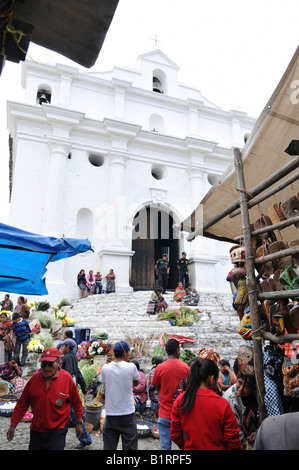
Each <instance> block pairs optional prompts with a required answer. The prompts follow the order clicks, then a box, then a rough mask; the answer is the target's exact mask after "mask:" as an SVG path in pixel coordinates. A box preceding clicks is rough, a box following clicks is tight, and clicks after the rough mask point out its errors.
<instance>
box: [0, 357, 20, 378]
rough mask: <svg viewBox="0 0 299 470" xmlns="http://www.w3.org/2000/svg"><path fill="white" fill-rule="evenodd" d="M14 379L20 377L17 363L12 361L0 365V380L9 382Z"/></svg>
mask: <svg viewBox="0 0 299 470" xmlns="http://www.w3.org/2000/svg"><path fill="white" fill-rule="evenodd" d="M15 377H22V369H21V368H20V363H19V361H16V360H14V359H12V360H11V361H9V362H3V363H2V364H0V379H1V380H6V382H10V381H11V379H13V378H15Z"/></svg>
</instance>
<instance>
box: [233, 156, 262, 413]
mask: <svg viewBox="0 0 299 470" xmlns="http://www.w3.org/2000/svg"><path fill="white" fill-rule="evenodd" d="M234 163H235V169H236V175H237V184H238V188H239V189H240V191H239V200H240V208H241V215H242V226H243V235H244V247H245V261H246V279H247V289H248V299H249V306H250V314H251V323H252V330H253V334H252V341H253V357H254V371H255V379H256V385H257V386H256V389H257V402H258V407H259V413H260V421H261V422H262V421H263V420H264V419H265V417H266V410H265V404H264V396H265V385H264V371H263V350H262V342H261V341H260V339H259V338H260V336H259V334H260V333H259V329H260V315H259V308H258V297H257V292H258V287H257V282H256V277H255V266H254V256H253V250H252V244H251V229H250V219H249V210H248V195H247V191H246V186H245V178H244V171H243V162H242V155H241V152H240V150H239V149H238V148H235V149H234Z"/></svg>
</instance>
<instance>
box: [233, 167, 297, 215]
mask: <svg viewBox="0 0 299 470" xmlns="http://www.w3.org/2000/svg"><path fill="white" fill-rule="evenodd" d="M298 179H299V173H295V174H294V175H292V176H291V177H290V178H288V179H286V180H285V181H284V182H283V183H280V184H279V185H278V186H276V187H275V188H272V189H270V191H267V192H266V193H265V194H263V195H262V196H259V197H257V198H255V199H254V200H253V199H251V200H250V201H249V202H248V208H249V209H251V207H254V206H256V205H257V204H260V203H261V202H262V201H265V200H266V199H268V198H269V197H271V196H273V195H274V194H276V193H278V192H279V191H282V190H283V189H284V188H286V187H287V186H289V185H290V184H292V183H294V182H295V181H297V180H298ZM240 213H241V211H240V209H238V210H236V211H235V212H232V213H231V214H230V215H229V216H230V217H231V218H233V217H236V216H237V215H239V214H240Z"/></svg>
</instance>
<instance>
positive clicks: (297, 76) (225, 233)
mask: <svg viewBox="0 0 299 470" xmlns="http://www.w3.org/2000/svg"><path fill="white" fill-rule="evenodd" d="M241 154H242V160H243V169H244V177H245V184H246V190H247V192H248V194H249V195H250V194H251V191H252V189H253V188H256V187H257V186H258V185H259V184H260V183H262V182H264V181H265V180H266V179H267V178H268V177H269V176H271V175H272V174H274V173H275V172H279V170H280V169H281V168H283V167H284V166H285V165H286V164H288V163H289V162H291V161H292V160H297V161H298V158H299V157H298V155H299V48H297V50H296V52H295V54H294V56H293V58H292V60H291V62H290V63H289V66H288V67H287V70H286V72H285V73H284V75H283V77H282V79H281V81H280V83H279V84H278V86H277V88H276V90H275V91H274V93H273V95H272V96H271V98H270V99H269V101H268V103H267V104H266V106H265V107H264V110H263V111H262V113H261V115H260V117H259V119H258V120H257V122H256V124H255V126H254V128H253V130H252V132H251V134H250V136H249V138H248V140H247V142H246V144H245V145H244V147H243V149H241ZM298 172H299V169H298V166H297V168H295V169H294V170H293V171H292V172H290V173H289V174H288V175H286V176H285V177H283V178H282V179H281V180H279V182H278V183H275V184H273V185H271V186H270V187H269V188H268V189H267V191H269V190H271V189H272V188H274V187H275V186H277V185H278V184H280V183H282V182H284V181H286V180H287V179H288V178H290V177H292V176H294V178H295V179H296V176H295V175H296V174H297V175H299V173H298ZM298 192H299V184H298V179H297V180H295V181H294V182H293V183H292V184H291V185H289V186H288V187H286V188H285V189H283V190H281V191H279V192H277V193H276V194H274V195H273V196H271V197H270V198H267V199H265V200H264V201H262V202H260V203H259V204H257V205H255V206H254V207H252V208H250V220H251V223H253V222H255V221H256V220H258V219H259V218H260V217H261V215H262V214H265V215H269V212H268V211H269V208H270V207H272V205H273V204H274V203H279V202H283V201H285V200H287V199H288V198H290V197H291V196H292V195H295V194H297V193H298ZM264 193H266V191H263V192H261V193H260V194H259V196H261V195H263V194H264ZM238 201H239V195H238V187H237V177H236V172H235V168H234V164H232V165H231V166H230V167H229V168H228V170H227V171H226V172H225V173H224V174H223V176H222V177H219V178H218V181H217V183H215V184H214V185H213V186H212V188H211V189H210V191H209V192H208V193H207V194H206V196H205V197H204V198H203V199H202V200H201V201H200V203H199V205H198V206H197V207H196V209H195V210H194V211H193V213H192V214H191V215H190V216H189V217H188V218H187V219H185V220H184V221H183V222H182V228H183V230H184V231H187V232H188V231H189V232H190V233H189V235H188V237H187V239H188V240H192V239H194V238H195V237H196V236H198V235H203V236H206V237H210V238H214V239H219V240H224V241H229V242H234V243H235V238H236V237H238V236H240V235H242V219H241V215H240V211H239V215H236V216H234V217H230V215H229V214H227V215H226V216H225V217H223V218H221V220H218V221H216V222H215V218H216V217H217V215H219V213H221V212H223V211H225V210H227V209H228V208H229V207H230V206H231V205H233V204H234V203H235V202H236V203H238ZM252 201H254V198H253V199H252ZM213 219H214V221H213ZM276 235H277V238H278V239H281V238H282V237H281V236H280V234H277V232H276ZM283 237H284V238H285V239H286V240H292V239H294V238H297V237H298V229H297V228H296V227H295V225H292V226H290V227H288V228H285V229H284V230H283Z"/></svg>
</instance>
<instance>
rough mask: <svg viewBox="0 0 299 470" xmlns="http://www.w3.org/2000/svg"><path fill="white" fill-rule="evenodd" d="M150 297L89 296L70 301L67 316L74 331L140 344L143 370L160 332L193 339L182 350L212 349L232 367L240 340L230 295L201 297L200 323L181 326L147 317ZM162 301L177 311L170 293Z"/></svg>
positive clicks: (146, 294)
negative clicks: (85, 331) (82, 330)
mask: <svg viewBox="0 0 299 470" xmlns="http://www.w3.org/2000/svg"><path fill="white" fill-rule="evenodd" d="M150 296H151V292H150V291H136V292H133V293H111V294H100V295H91V296H88V297H86V298H82V299H78V300H75V301H73V302H72V308H71V310H70V311H69V313H68V316H69V317H70V318H72V319H74V320H75V322H76V328H82V329H85V328H86V329H90V336H91V337H92V336H93V335H97V334H100V333H103V332H105V333H107V334H108V340H107V341H108V342H111V343H115V342H116V341H119V340H123V339H128V338H130V339H133V340H134V341H135V343H136V342H137V343H139V348H136V355H137V359H139V357H140V362H141V363H142V366H143V368H146V369H147V368H149V367H150V364H151V355H152V353H153V351H154V348H155V346H156V345H157V344H159V339H160V337H161V335H163V333H167V334H168V335H179V336H184V337H188V338H194V339H195V341H194V342H193V343H191V342H190V343H187V342H186V343H185V344H184V345H183V347H184V348H189V349H192V350H193V351H194V352H196V353H198V351H199V350H200V349H201V348H202V347H206V348H213V349H215V350H216V351H217V352H218V353H219V354H220V356H221V358H223V359H228V360H229V361H230V362H231V365H232V363H233V361H234V360H235V358H236V352H237V349H238V347H239V346H240V344H241V343H243V340H242V338H241V336H240V335H239V334H238V332H237V330H238V326H239V318H238V315H237V313H236V312H235V310H234V309H233V308H232V296H231V294H201V295H200V301H199V304H198V307H197V308H198V309H199V310H200V311H202V313H201V319H200V321H199V322H193V325H188V326H182V327H179V326H173V325H171V324H170V323H169V321H167V320H161V321H157V315H149V314H147V313H146V307H147V303H148V300H149V298H150ZM164 298H165V300H166V302H167V303H168V304H169V309H170V308H179V306H180V305H179V304H177V303H176V302H174V301H173V293H172V292H170V293H166V294H165V295H164ZM192 308H195V307H192ZM137 349H138V351H137ZM140 351H141V354H139V353H140Z"/></svg>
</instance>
